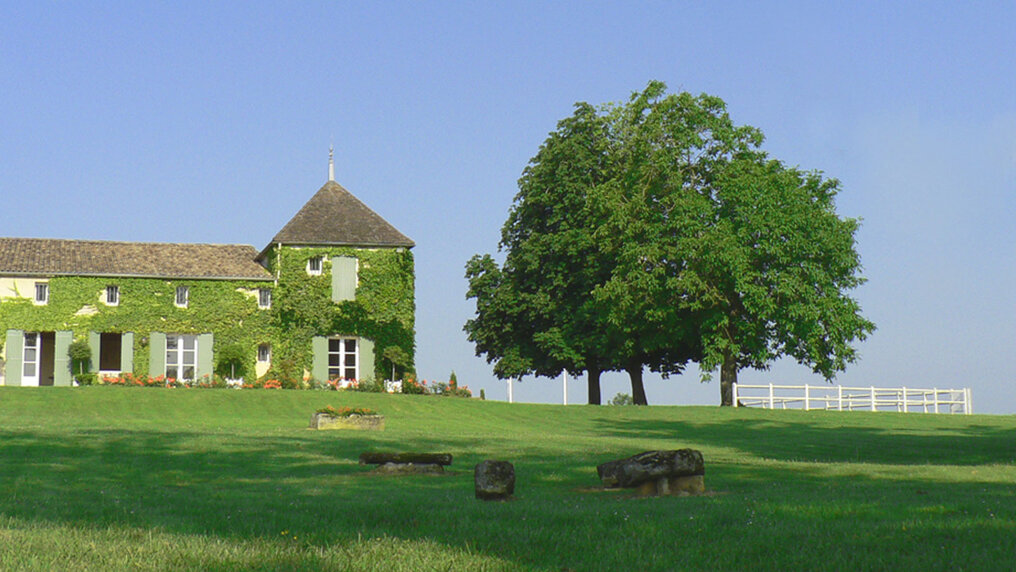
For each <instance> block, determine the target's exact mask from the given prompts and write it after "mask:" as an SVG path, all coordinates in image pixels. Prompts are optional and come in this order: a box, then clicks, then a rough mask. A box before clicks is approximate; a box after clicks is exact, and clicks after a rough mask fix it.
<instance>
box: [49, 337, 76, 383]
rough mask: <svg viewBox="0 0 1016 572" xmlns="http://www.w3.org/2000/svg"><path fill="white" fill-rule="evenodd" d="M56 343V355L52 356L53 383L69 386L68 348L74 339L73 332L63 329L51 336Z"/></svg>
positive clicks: (69, 363) (69, 359)
mask: <svg viewBox="0 0 1016 572" xmlns="http://www.w3.org/2000/svg"><path fill="white" fill-rule="evenodd" d="M53 338H54V341H55V343H56V350H55V351H56V355H54V356H53V385H55V386H62V387H69V386H70V385H71V356H70V355H68V353H67V352H68V350H69V349H70V347H71V342H73V341H74V332H71V331H67V330H63V331H58V332H56V335H54V336H53Z"/></svg>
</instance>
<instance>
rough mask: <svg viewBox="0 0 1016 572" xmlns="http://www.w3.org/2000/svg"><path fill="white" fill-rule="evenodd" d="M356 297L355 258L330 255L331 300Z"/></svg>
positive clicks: (338, 300) (342, 300)
mask: <svg viewBox="0 0 1016 572" xmlns="http://www.w3.org/2000/svg"><path fill="white" fill-rule="evenodd" d="M355 299H356V259H355V258H353V257H351V256H334V257H332V302H344V301H346V300H355Z"/></svg>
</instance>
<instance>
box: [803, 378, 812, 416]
mask: <svg viewBox="0 0 1016 572" xmlns="http://www.w3.org/2000/svg"><path fill="white" fill-rule="evenodd" d="M804 410H805V411H810V410H811V392H810V391H809V390H808V384H807V383H806V384H804Z"/></svg>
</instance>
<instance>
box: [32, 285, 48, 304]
mask: <svg viewBox="0 0 1016 572" xmlns="http://www.w3.org/2000/svg"><path fill="white" fill-rule="evenodd" d="M40 294H41V295H40ZM46 304H49V282H36V283H35V305H36V306H45V305H46Z"/></svg>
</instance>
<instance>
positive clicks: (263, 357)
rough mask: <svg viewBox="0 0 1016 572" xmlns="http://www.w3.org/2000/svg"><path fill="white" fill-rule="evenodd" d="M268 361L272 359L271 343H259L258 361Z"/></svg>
mask: <svg viewBox="0 0 1016 572" xmlns="http://www.w3.org/2000/svg"><path fill="white" fill-rule="evenodd" d="M270 361H272V345H271V344H261V345H260V346H258V362H259V363H268V362H270Z"/></svg>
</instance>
